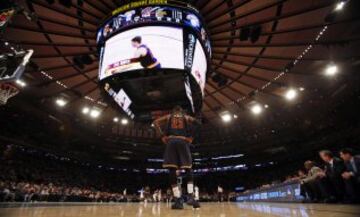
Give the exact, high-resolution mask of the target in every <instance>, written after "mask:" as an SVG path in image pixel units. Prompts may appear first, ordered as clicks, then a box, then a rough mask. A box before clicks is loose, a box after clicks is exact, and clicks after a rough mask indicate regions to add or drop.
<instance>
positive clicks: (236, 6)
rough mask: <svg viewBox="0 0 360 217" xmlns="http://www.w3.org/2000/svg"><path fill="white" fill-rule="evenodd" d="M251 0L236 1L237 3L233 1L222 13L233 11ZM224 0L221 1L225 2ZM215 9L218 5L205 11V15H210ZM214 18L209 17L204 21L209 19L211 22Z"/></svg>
mask: <svg viewBox="0 0 360 217" xmlns="http://www.w3.org/2000/svg"><path fill="white" fill-rule="evenodd" d="M251 1H252V0H243V1H238V2H237V3H233V5H232V6H230V7H228V8H227V9H226V10H225V11H224V13H223V14H222V15H225V14H230V13H235V10H236V9H238V8H240V7H242V6H244V5H246V4H247V3H249V2H251ZM225 2H226V1H224V2H223V3H225ZM216 9H218V7H214V8H213V10H212V11H211V12H209V11H207V12H206V14H207V16H210V15H211V13H212V12H214V11H216ZM217 17H219V16H216V18H217ZM216 18H215V19H216ZM215 19H214V18H211V19H209V20H206V21H210V22H212V21H213V20H215Z"/></svg>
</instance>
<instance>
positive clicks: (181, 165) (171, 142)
mask: <svg viewBox="0 0 360 217" xmlns="http://www.w3.org/2000/svg"><path fill="white" fill-rule="evenodd" d="M194 124H200V122H198V121H197V120H196V119H195V118H193V117H190V116H188V115H185V114H184V111H183V110H182V108H181V107H180V106H176V107H175V108H174V109H173V111H172V113H171V114H170V115H166V116H164V117H161V118H159V119H157V120H155V121H154V126H155V128H156V129H157V131H158V132H159V133H160V135H161V136H162V140H163V142H164V143H165V144H166V149H165V154H164V163H163V167H164V168H168V169H169V170H170V183H171V186H172V191H173V194H174V204H173V205H172V207H171V208H172V209H183V208H184V206H183V200H182V199H181V192H180V189H179V186H178V185H177V179H176V178H177V175H176V170H177V169H185V171H186V178H187V181H188V182H187V192H188V194H189V198H188V201H187V204H189V205H192V206H193V208H200V204H199V202H198V198H195V197H194V181H193V179H194V178H193V171H192V158H191V152H190V144H191V142H192V140H193V138H192V137H193V136H192V135H190V134H191V133H190V130H189V129H190V128H189V127H190V125H194ZM164 125H165V132H163V131H162V130H161V126H164Z"/></svg>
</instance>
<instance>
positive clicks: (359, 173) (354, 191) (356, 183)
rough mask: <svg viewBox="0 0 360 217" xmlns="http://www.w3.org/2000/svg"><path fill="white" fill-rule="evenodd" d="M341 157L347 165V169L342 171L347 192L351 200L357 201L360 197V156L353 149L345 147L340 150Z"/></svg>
mask: <svg viewBox="0 0 360 217" xmlns="http://www.w3.org/2000/svg"><path fill="white" fill-rule="evenodd" d="M340 157H341V159H343V160H344V162H345V167H346V171H344V172H343V173H342V177H343V179H344V182H345V187H346V193H347V195H348V196H349V199H350V202H357V201H359V199H360V198H359V197H360V156H354V155H353V151H352V150H351V149H349V148H344V149H342V150H341V151H340Z"/></svg>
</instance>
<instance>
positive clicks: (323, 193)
mask: <svg viewBox="0 0 360 217" xmlns="http://www.w3.org/2000/svg"><path fill="white" fill-rule="evenodd" d="M304 167H305V169H306V171H307V175H306V177H304V178H303V179H301V181H300V183H301V194H302V195H303V196H304V197H305V198H307V199H308V200H309V202H319V201H321V200H322V199H329V198H330V196H329V194H328V192H327V189H326V185H325V184H324V180H323V178H322V177H321V174H322V173H323V170H322V169H321V168H320V167H317V166H315V163H314V162H313V161H306V162H305V163H304Z"/></svg>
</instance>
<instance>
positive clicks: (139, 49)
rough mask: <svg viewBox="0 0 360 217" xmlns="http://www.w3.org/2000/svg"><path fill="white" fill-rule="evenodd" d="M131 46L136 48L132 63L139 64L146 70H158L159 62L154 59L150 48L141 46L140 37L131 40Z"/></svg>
mask: <svg viewBox="0 0 360 217" xmlns="http://www.w3.org/2000/svg"><path fill="white" fill-rule="evenodd" d="M131 45H132V46H133V47H134V48H136V51H135V55H134V59H132V62H140V65H141V66H142V67H144V68H146V69H160V68H161V64H160V62H159V61H158V60H157V59H156V58H155V57H154V55H153V53H152V51H151V50H150V48H149V47H148V46H147V45H145V44H142V38H141V36H136V37H135V38H133V39H132V40H131Z"/></svg>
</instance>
